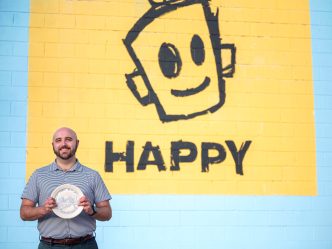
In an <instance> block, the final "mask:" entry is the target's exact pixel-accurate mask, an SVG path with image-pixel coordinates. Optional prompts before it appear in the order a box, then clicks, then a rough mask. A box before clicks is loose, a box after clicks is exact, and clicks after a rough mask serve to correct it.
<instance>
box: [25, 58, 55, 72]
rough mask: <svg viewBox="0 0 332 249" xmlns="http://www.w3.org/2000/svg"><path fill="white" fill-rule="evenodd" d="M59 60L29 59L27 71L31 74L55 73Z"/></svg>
mask: <svg viewBox="0 0 332 249" xmlns="http://www.w3.org/2000/svg"><path fill="white" fill-rule="evenodd" d="M58 69H59V60H58V59H56V58H44V57H29V70H30V71H33V72H45V71H46V72H57V71H58Z"/></svg>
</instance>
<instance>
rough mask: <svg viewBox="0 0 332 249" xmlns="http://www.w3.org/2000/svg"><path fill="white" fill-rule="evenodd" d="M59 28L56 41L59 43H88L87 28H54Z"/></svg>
mask: <svg viewBox="0 0 332 249" xmlns="http://www.w3.org/2000/svg"><path fill="white" fill-rule="evenodd" d="M56 30H59V34H58V42H60V43H75V44H77V43H78V44H80V43H88V42H89V34H90V32H89V31H88V30H79V29H56Z"/></svg>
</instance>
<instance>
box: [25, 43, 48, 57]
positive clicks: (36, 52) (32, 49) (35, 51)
mask: <svg viewBox="0 0 332 249" xmlns="http://www.w3.org/2000/svg"><path fill="white" fill-rule="evenodd" d="M29 56H38V57H42V56H45V45H44V43H42V42H33V43H32V42H31V43H30V45H29Z"/></svg>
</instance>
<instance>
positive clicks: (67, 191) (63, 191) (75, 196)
mask: <svg viewBox="0 0 332 249" xmlns="http://www.w3.org/2000/svg"><path fill="white" fill-rule="evenodd" d="M82 196H83V193H82V191H81V190H80V189H79V188H78V187H76V186H75V185H71V184H63V185H60V186H59V187H57V188H56V189H54V190H53V192H52V194H51V197H53V198H54V199H55V201H56V204H57V206H56V207H55V208H53V212H54V213H55V214H56V215H57V216H59V217H61V218H63V219H72V218H74V217H76V216H77V215H79V214H80V213H81V212H82V210H83V207H82V206H79V205H78V203H79V199H80V198H81V197H82Z"/></svg>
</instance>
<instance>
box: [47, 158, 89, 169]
mask: <svg viewBox="0 0 332 249" xmlns="http://www.w3.org/2000/svg"><path fill="white" fill-rule="evenodd" d="M50 170H51V171H57V170H60V171H63V170H62V169H61V168H60V167H59V166H58V165H57V163H56V161H54V162H53V163H52V164H51V167H50ZM67 171H82V165H81V164H80V162H79V161H78V160H76V163H75V164H74V165H73V167H71V168H70V169H69V170H67Z"/></svg>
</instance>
